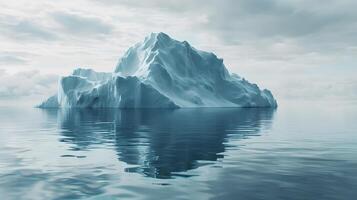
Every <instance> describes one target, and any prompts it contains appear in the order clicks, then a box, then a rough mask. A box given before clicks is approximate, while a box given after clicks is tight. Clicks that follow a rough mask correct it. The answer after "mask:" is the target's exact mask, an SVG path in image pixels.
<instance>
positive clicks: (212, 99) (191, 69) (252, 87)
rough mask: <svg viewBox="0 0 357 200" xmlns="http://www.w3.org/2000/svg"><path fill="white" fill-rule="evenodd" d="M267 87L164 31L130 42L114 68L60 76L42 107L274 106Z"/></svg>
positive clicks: (210, 54)
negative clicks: (260, 85) (55, 90)
mask: <svg viewBox="0 0 357 200" xmlns="http://www.w3.org/2000/svg"><path fill="white" fill-rule="evenodd" d="M276 106H277V103H276V100H275V99H274V97H273V95H272V93H271V92H270V91H269V90H267V89H264V90H260V89H259V87H258V86H257V85H256V84H252V83H249V82H248V81H247V80H245V79H243V78H241V77H239V76H238V75H236V74H230V73H229V72H228V70H227V69H226V67H225V66H224V64H223V60H222V59H220V58H217V56H216V55H215V54H213V53H209V52H205V51H200V50H197V49H195V48H194V47H192V46H191V45H190V44H189V43H188V42H186V41H183V42H180V41H177V40H174V39H172V38H170V37H169V36H168V35H167V34H165V33H152V34H151V35H149V36H148V37H146V38H145V40H144V41H143V42H141V43H138V44H136V45H134V46H133V47H131V48H129V49H128V50H127V52H126V53H125V55H124V56H123V57H122V58H121V59H120V60H119V62H118V64H117V66H116V68H115V71H114V73H104V72H95V71H93V70H91V69H81V68H79V69H76V70H74V72H73V73H72V75H70V76H66V77H62V78H60V80H59V84H58V92H57V94H56V95H54V96H52V97H50V98H49V99H47V100H46V101H44V102H43V103H42V104H40V105H39V107H41V108H54V107H80V108H101V107H103V108H104V107H115V108H180V107H276Z"/></svg>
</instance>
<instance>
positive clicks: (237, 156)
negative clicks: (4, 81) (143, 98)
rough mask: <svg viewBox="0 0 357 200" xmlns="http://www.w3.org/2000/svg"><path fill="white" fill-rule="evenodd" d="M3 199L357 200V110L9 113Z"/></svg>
mask: <svg viewBox="0 0 357 200" xmlns="http://www.w3.org/2000/svg"><path fill="white" fill-rule="evenodd" d="M0 127H1V128H0V199H4V200H12V199H16V200H19V199H36V200H37V199H46V200H48V199H91V200H94V199H95V200H98V199H105V200H106V199H153V200H157V199H229V200H230V199H245V200H247V199H264V200H267V199H268V200H269V199H293V200H295V199H296V200H300V199H301V200H306V199H312V200H316V199H324V200H328V199H336V200H337V199H338V200H339V199H346V200H349V199H356V198H357V106H356V104H354V103H339V102H336V103H331V104H321V103H318V102H314V103H309V102H308V103H299V102H290V103H286V104H284V105H281V106H280V107H279V108H278V109H276V110H272V109H233V108H204V109H203V108H202V109H178V110H164V109H153V110H150V109H148V110H130V109H128V110H116V109H92V110H79V109H71V110H41V109H36V108H14V107H12V108H7V107H1V108H0Z"/></svg>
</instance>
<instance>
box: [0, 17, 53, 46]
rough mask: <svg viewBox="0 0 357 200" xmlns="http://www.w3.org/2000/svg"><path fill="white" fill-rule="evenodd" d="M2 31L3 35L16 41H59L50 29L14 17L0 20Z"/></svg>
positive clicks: (0, 29)
mask: <svg viewBox="0 0 357 200" xmlns="http://www.w3.org/2000/svg"><path fill="white" fill-rule="evenodd" d="M0 31H1V34H2V35H5V36H7V37H10V38H13V39H16V40H45V41H52V40H56V39H57V35H56V34H54V33H53V32H51V30H50V28H48V27H45V26H43V25H40V24H38V23H36V22H33V21H30V20H27V19H18V18H16V17H12V16H7V17H2V18H0Z"/></svg>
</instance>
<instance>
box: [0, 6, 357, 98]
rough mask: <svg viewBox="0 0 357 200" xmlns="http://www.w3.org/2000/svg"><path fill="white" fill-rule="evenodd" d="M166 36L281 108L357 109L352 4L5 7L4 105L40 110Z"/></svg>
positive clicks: (1, 25)
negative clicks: (79, 73) (326, 105)
mask: <svg viewBox="0 0 357 200" xmlns="http://www.w3.org/2000/svg"><path fill="white" fill-rule="evenodd" d="M150 32H166V33H167V34H169V35H170V36H171V37H173V38H175V39H178V40H187V41H189V42H190V43H191V44H192V45H193V46H194V47H196V48H198V49H201V50H206V51H212V52H214V53H215V54H217V55H218V57H221V58H223V59H224V63H225V65H226V67H227V68H228V69H229V70H230V71H231V72H235V73H238V74H239V75H241V76H242V77H245V78H246V79H248V80H249V81H251V82H255V83H258V85H259V86H260V87H262V88H268V89H270V90H272V92H273V94H274V95H275V96H276V97H277V99H278V100H279V99H296V98H297V99H318V100H320V99H336V98H338V99H340V98H342V99H357V75H356V73H357V66H356V65H357V64H356V58H357V37H356V36H357V1H354V0H314V1H307V0H290V1H287V0H225V1H221V0H191V1H189V0H176V1H171V0H150V1H146V0H145V1H144V0H141V1H139V0H69V1H66V0H62V1H51V0H36V1H28V0H16V1H13V0H1V1H0V44H1V48H0V102H3V103H2V104H4V102H14V101H13V99H16V100H18V101H19V100H29V101H28V102H36V101H39V100H41V98H44V96H47V95H50V94H52V93H55V92H56V87H57V86H56V85H57V79H58V75H65V74H69V73H70V72H71V71H72V70H73V69H74V68H76V67H79V66H80V67H90V68H93V69H95V70H97V71H113V70H114V67H115V64H116V63H117V61H118V59H119V58H120V57H121V55H123V53H124V51H125V50H126V49H128V48H129V47H130V46H132V45H133V44H135V43H136V42H139V41H141V40H143V39H144V37H145V36H146V35H148V34H149V33H150Z"/></svg>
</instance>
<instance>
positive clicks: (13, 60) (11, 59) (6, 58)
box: [0, 54, 27, 65]
mask: <svg viewBox="0 0 357 200" xmlns="http://www.w3.org/2000/svg"><path fill="white" fill-rule="evenodd" d="M26 62H27V61H26V60H25V59H24V58H22V57H19V56H15V55H4V54H1V55H0V65H7V64H12V65H20V64H25V63H26Z"/></svg>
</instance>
